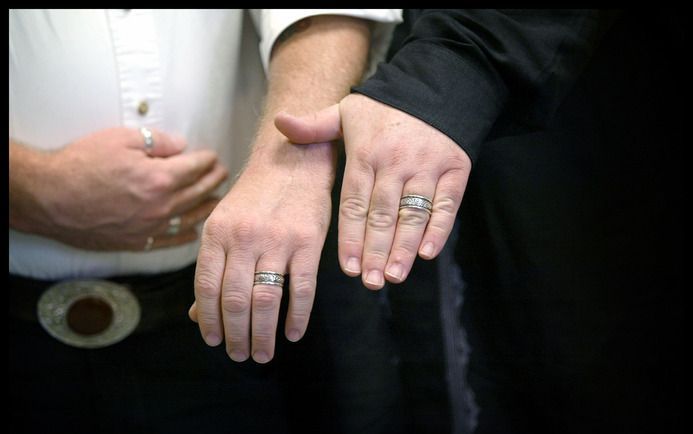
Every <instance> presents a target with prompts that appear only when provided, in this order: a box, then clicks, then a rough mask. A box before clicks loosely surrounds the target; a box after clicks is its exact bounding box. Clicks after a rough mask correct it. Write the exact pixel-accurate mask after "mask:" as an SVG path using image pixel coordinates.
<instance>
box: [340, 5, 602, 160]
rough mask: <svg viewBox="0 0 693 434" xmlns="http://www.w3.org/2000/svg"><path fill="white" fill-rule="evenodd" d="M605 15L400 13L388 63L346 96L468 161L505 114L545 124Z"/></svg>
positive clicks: (589, 49)
mask: <svg viewBox="0 0 693 434" xmlns="http://www.w3.org/2000/svg"><path fill="white" fill-rule="evenodd" d="M609 15H610V14H606V13H601V12H595V11H589V10H581V11H572V10H559V11H542V10H521V11H500V10H407V11H405V22H404V23H403V24H402V25H401V26H402V27H401V28H398V30H397V31H398V32H400V34H402V32H406V34H407V35H408V36H406V38H403V39H402V40H401V42H398V41H397V36H395V40H394V41H393V47H392V49H391V50H390V52H391V53H393V54H392V56H391V59H390V60H389V62H387V63H383V64H381V65H380V66H379V67H378V70H377V71H376V73H375V74H374V75H373V76H372V77H371V78H370V79H368V80H367V81H366V82H364V83H363V84H362V85H360V86H357V87H355V88H354V89H353V91H355V92H358V93H361V94H364V95H366V96H369V97H371V98H373V99H376V100H378V101H380V102H383V103H385V104H388V105H391V106H393V107H395V108H397V109H399V110H402V111H404V112H407V113H409V114H411V115H413V116H416V117H417V118H419V119H421V120H423V121H425V122H427V123H428V124H430V125H432V126H433V127H435V128H437V129H438V130H440V131H441V132H443V133H444V134H446V135H448V136H449V137H450V138H451V139H452V140H454V141H455V142H456V143H457V144H458V145H460V146H461V147H462V148H463V149H464V150H465V152H466V153H467V154H468V155H469V157H470V158H471V159H472V161H475V159H476V157H477V155H478V152H479V147H480V145H481V143H482V141H483V139H484V138H485V137H486V135H487V134H488V133H489V131H490V130H491V127H492V126H493V124H494V122H495V120H496V119H497V118H498V116H499V115H500V114H501V113H502V112H503V111H504V110H514V111H516V112H517V114H518V116H519V118H520V119H521V121H523V122H527V123H528V124H530V125H541V124H543V123H545V122H546V121H547V120H548V119H550V117H551V114H552V113H553V112H554V111H555V109H556V108H557V107H558V105H559V104H560V101H561V100H562V98H563V96H564V95H565V94H566V93H567V91H568V90H569V88H570V84H571V83H572V82H573V81H574V79H575V78H576V76H577V75H578V74H579V72H580V71H581V70H582V67H583V65H584V64H585V63H586V61H587V60H588V59H589V55H590V54H591V53H592V51H593V49H594V46H595V45H596V42H597V41H598V39H599V36H600V35H601V34H602V33H603V30H604V29H605V27H606V26H607V25H608V21H609V20H608V18H609Z"/></svg>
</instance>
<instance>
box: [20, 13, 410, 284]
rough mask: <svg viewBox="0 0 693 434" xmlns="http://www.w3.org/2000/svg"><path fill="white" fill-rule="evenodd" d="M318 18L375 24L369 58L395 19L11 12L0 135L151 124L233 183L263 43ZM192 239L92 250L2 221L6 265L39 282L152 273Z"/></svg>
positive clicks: (256, 97)
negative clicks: (209, 155)
mask: <svg viewBox="0 0 693 434" xmlns="http://www.w3.org/2000/svg"><path fill="white" fill-rule="evenodd" d="M317 14H342V15H350V16H357V17H362V18H367V19H372V20H374V21H376V22H379V23H382V24H381V25H379V26H378V27H377V30H376V32H374V35H375V37H376V38H377V41H374V42H375V43H376V47H379V48H380V49H379V50H376V51H375V53H376V55H378V54H381V53H382V48H383V47H384V46H386V43H387V37H388V31H389V30H391V28H392V27H393V26H394V24H395V23H397V22H399V21H400V20H401V11H400V10H397V9H384V10H376V9H371V10H361V9H348V10H341V9H336V10H335V9H332V10H329V9H323V10H263V11H253V12H252V13H251V14H247V13H244V12H243V10H135V9H132V10H100V9H96V10H95V9H92V10H55V11H52V10H11V11H10V12H9V18H10V20H9V51H10V66H9V68H10V69H9V71H10V72H9V83H10V101H9V129H10V138H12V139H13V140H16V141H18V142H20V143H23V144H26V145H28V146H32V147H35V148H39V149H56V148H60V147H63V146H65V145H67V144H68V143H70V142H72V141H74V140H75V139H77V138H79V137H81V136H84V135H86V134H88V133H90V132H93V131H96V130H100V129H103V128H108V127H113V126H118V125H121V126H126V127H131V128H138V127H142V126H147V127H154V128H158V129H161V130H163V131H166V132H168V133H172V134H180V135H183V136H184V137H185V138H186V139H187V141H188V149H196V148H210V149H214V150H216V151H217V152H218V153H219V158H220V161H222V162H223V163H224V164H225V165H226V166H227V167H228V168H229V170H230V172H231V177H230V179H233V177H234V176H233V175H234V174H235V173H237V172H238V170H239V169H240V168H241V166H242V164H243V162H244V160H245V158H246V157H247V154H248V150H249V146H250V143H251V140H252V137H253V134H254V131H253V130H252V125H255V124H256V119H257V117H258V115H259V113H260V111H261V101H262V96H263V95H264V92H265V76H264V72H263V65H264V66H265V68H266V67H267V64H268V60H269V55H270V52H271V47H272V45H273V44H274V41H275V40H276V38H277V37H278V36H279V35H280V33H281V32H282V31H283V30H285V29H286V28H287V27H288V26H289V25H291V24H292V23H294V22H296V21H298V20H300V19H302V18H304V17H306V16H310V15H317ZM251 17H252V19H251ZM253 21H254V22H255V25H253ZM258 33H259V34H260V35H262V37H261V38H258ZM258 47H259V48H260V49H258ZM225 188H228V185H227V186H226V187H225ZM198 247H199V242H193V243H190V244H187V245H183V246H178V247H172V248H167V249H157V250H153V251H149V252H94V251H85V250H81V249H77V248H75V247H71V246H68V245H65V244H62V243H59V242H57V241H54V240H51V239H47V238H44V237H40V236H36V235H33V234H27V233H22V232H18V231H15V230H12V229H10V231H9V266H10V270H9V271H10V273H14V274H19V275H22V276H28V277H34V278H40V279H64V278H74V277H107V276H113V275H122V274H134V273H158V272H165V271H172V270H175V269H179V268H182V267H184V266H186V265H189V264H191V263H193V262H194V261H195V259H196V257H197V251H198Z"/></svg>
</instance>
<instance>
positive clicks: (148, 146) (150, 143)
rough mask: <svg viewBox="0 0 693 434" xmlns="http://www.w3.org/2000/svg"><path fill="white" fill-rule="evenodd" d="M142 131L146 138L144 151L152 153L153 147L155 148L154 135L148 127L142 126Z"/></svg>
mask: <svg viewBox="0 0 693 434" xmlns="http://www.w3.org/2000/svg"><path fill="white" fill-rule="evenodd" d="M140 133H141V134H142V137H143V138H144V152H146V153H147V154H148V155H151V153H152V149H154V136H153V135H152V131H151V130H150V129H149V128H147V127H142V128H140Z"/></svg>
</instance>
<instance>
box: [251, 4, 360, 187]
mask: <svg viewBox="0 0 693 434" xmlns="http://www.w3.org/2000/svg"><path fill="white" fill-rule="evenodd" d="M369 41H370V28H369V23H368V22H367V21H365V20H361V19H356V18H350V17H342V16H316V17H309V18H306V19H304V20H302V21H300V22H298V23H296V24H294V25H293V26H292V27H290V28H289V29H287V31H286V32H285V33H284V34H283V35H282V37H280V38H279V40H278V41H277V43H276V44H275V47H274V50H273V53H272V58H271V60H270V67H269V88H268V94H267V98H266V101H265V107H264V112H263V116H262V119H261V121H260V125H259V128H258V133H257V138H256V141H255V144H254V148H253V152H252V155H251V158H250V165H252V163H254V162H256V161H267V159H271V161H273V162H276V163H277V164H281V165H282V166H283V167H287V168H289V169H293V168H296V167H298V168H300V169H301V170H303V171H304V172H307V171H314V170H318V171H319V173H320V174H327V173H329V174H331V175H332V177H333V172H334V164H335V163H334V161H335V155H336V150H335V149H334V146H333V145H330V144H315V145H310V146H301V147H298V146H291V145H290V144H289V143H288V142H287V141H286V138H285V137H284V136H283V135H282V134H281V133H279V132H278V131H277V129H276V128H275V127H274V122H273V120H274V117H275V115H276V114H277V113H278V112H280V111H287V112H290V113H293V114H306V113H312V112H315V111H317V110H319V109H322V108H325V107H327V106H330V105H332V104H335V103H337V102H338V101H339V100H340V99H342V98H343V97H344V96H345V95H347V94H348V93H349V90H350V87H351V86H353V85H355V84H357V82H358V81H359V79H360V78H361V76H362V74H363V71H364V68H365V67H366V62H367V58H368V47H369ZM330 182H331V178H330Z"/></svg>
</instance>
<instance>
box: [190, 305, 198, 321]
mask: <svg viewBox="0 0 693 434" xmlns="http://www.w3.org/2000/svg"><path fill="white" fill-rule="evenodd" d="M188 317H189V318H190V320H191V321H192V322H194V323H197V303H196V302H193V304H192V306H190V309H188Z"/></svg>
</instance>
